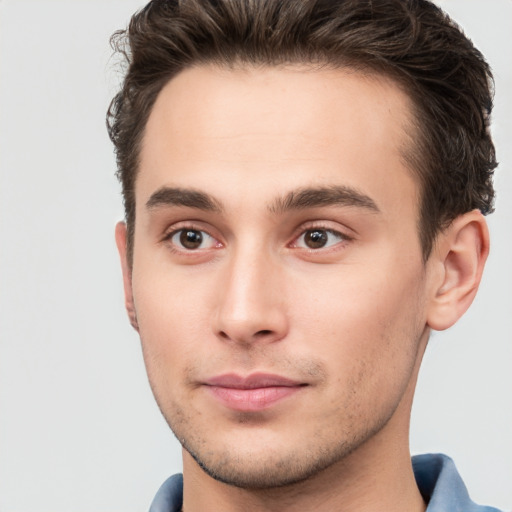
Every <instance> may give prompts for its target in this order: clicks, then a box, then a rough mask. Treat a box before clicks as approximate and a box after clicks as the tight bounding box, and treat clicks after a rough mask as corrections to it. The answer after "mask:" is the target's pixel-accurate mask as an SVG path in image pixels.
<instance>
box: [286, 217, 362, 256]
mask: <svg viewBox="0 0 512 512" xmlns="http://www.w3.org/2000/svg"><path fill="white" fill-rule="evenodd" d="M314 230H319V231H325V232H327V233H331V234H332V235H334V236H338V237H339V238H340V240H339V241H338V242H335V243H333V244H330V245H328V246H325V247H319V248H316V249H315V248H311V247H302V246H300V245H298V240H299V239H300V238H301V237H302V236H304V235H305V233H306V232H307V231H314ZM348 232H350V234H349V233H348ZM354 238H355V234H354V231H353V230H351V229H350V228H347V227H345V226H341V225H340V224H339V223H336V222H330V221H323V220H322V221H309V222H307V223H304V224H301V226H299V227H298V228H297V229H296V230H295V234H294V235H293V237H292V240H291V242H290V243H289V244H288V247H290V248H292V249H298V250H301V251H307V252H308V253H311V254H313V253H326V252H328V251H336V250H339V249H340V248H341V247H344V246H345V245H346V244H347V243H348V242H350V241H352V240H353V239H354ZM340 246H341V247H340Z"/></svg>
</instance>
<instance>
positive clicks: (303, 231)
mask: <svg viewBox="0 0 512 512" xmlns="http://www.w3.org/2000/svg"><path fill="white" fill-rule="evenodd" d="M187 231H188V232H194V233H200V234H201V237H202V240H201V242H202V241H204V240H205V238H206V237H207V239H211V240H212V242H213V245H212V246H211V247H206V248H200V247H197V248H187V247H183V243H182V242H183V241H181V246H180V241H178V240H175V241H173V239H174V238H175V237H176V236H180V237H181V236H183V235H184V233H186V232H187ZM314 232H318V233H324V234H327V237H329V236H331V237H332V236H334V237H337V238H338V239H339V241H337V242H334V243H330V244H329V241H327V242H326V243H327V244H328V245H323V246H321V247H316V248H314V247H305V246H302V247H301V246H299V240H300V239H301V238H303V237H304V236H306V235H307V234H308V233H310V234H313V233H314ZM297 233H298V234H297V235H295V236H294V237H293V240H292V241H291V242H290V243H289V244H287V247H291V248H297V249H302V250H304V251H307V252H309V253H316V252H320V251H322V250H323V251H328V250H334V248H335V247H337V246H339V245H340V244H345V243H347V242H350V241H351V240H352V239H353V237H351V236H349V235H347V234H346V233H342V232H341V231H338V230H335V229H332V228H329V227H326V226H324V225H315V224H312V225H310V226H305V227H304V226H302V227H301V228H300V230H298V232H297ZM162 242H165V243H167V244H168V246H169V247H170V249H171V251H172V252H175V253H180V254H183V253H186V254H192V253H196V254H197V253H200V252H202V251H206V250H209V249H217V248H222V247H223V244H222V242H219V241H218V240H217V239H216V237H214V236H212V235H211V234H210V233H209V232H208V231H207V230H205V229H203V228H202V227H199V226H195V225H193V224H190V225H184V226H181V227H178V228H175V229H173V230H172V231H170V232H168V233H167V234H165V236H164V237H163V239H162Z"/></svg>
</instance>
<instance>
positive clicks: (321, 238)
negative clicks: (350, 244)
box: [304, 229, 327, 249]
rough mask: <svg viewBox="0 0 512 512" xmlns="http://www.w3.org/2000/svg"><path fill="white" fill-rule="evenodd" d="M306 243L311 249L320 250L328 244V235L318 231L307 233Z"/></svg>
mask: <svg viewBox="0 0 512 512" xmlns="http://www.w3.org/2000/svg"><path fill="white" fill-rule="evenodd" d="M304 238H305V242H306V245H307V246H308V247H309V248H311V249H318V248H320V247H323V246H324V245H325V244H326V243H327V233H326V232H325V231H320V230H318V229H315V230H312V231H306V236H305V237H304Z"/></svg>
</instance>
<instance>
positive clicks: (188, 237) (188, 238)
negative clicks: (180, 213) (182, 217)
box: [179, 229, 203, 249]
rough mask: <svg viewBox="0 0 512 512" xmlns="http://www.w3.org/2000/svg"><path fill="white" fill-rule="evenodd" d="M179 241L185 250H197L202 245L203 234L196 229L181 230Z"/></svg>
mask: <svg viewBox="0 0 512 512" xmlns="http://www.w3.org/2000/svg"><path fill="white" fill-rule="evenodd" d="M179 240H180V244H181V245H182V246H183V247H184V248H185V249H198V248H199V247H201V244H202V243H203V234H202V233H201V231H197V230H196V229H182V230H181V231H180V232H179Z"/></svg>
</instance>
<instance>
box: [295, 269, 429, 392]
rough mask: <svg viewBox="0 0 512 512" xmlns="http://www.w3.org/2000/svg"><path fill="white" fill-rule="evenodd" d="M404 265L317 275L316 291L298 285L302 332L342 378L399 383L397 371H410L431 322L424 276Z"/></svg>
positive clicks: (298, 316) (298, 320)
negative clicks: (423, 296)
mask: <svg viewBox="0 0 512 512" xmlns="http://www.w3.org/2000/svg"><path fill="white" fill-rule="evenodd" d="M402 269H403V271H402V273H398V272H396V273H393V272H391V271H390V269H389V267H388V271H387V272H386V271H384V270H383V269H378V270H375V271H373V272H372V271H368V270H367V268H366V269H364V270H363V269H362V271H361V272H360V273H359V272H358V271H357V269H356V268H350V269H346V271H344V269H339V271H338V272H335V273H333V275H331V276H327V275H326V276H323V277H322V276H319V275H317V276H316V279H315V280H314V282H315V283H316V285H317V286H316V287H315V290H317V291H316V292H314V291H311V288H309V293H302V294H300V295H297V290H296V289H295V299H294V302H295V305H296V308H295V310H294V317H295V319H296V322H295V323H294V326H295V329H296V331H297V332H296V334H297V336H298V337H299V338H300V339H301V340H303V343H304V344H308V343H309V344H310V346H309V347H308V348H309V349H313V350H314V351H315V352H316V353H318V354H320V355H321V356H322V357H323V359H324V360H325V361H326V363H327V364H329V365H330V367H331V368H333V371H332V372H331V373H332V374H333V375H337V376H338V377H337V378H338V379H339V378H343V379H345V380H348V379H350V380H352V381H353V382H352V383H351V384H352V385H353V384H355V382H354V381H358V382H359V383H361V385H363V386H365V387H366V386H371V385H373V386H376V387H378V386H389V385H393V383H394V382H397V378H396V375H397V373H398V374H402V375H403V376H404V378H405V377H406V376H407V375H409V373H410V371H411V367H412V366H413V365H414V362H415V358H416V353H417V348H418V341H419V338H420V336H421V334H422V332H423V330H424V327H425V322H424V318H423V317H424V311H423V310H424V307H423V305H422V300H421V289H422V284H421V283H422V279H421V274H420V273H418V272H415V271H414V270H413V269H410V270H409V269H408V268H403V267H402ZM398 275H399V276H400V278H399V279H398V278H394V277H388V276H398ZM299 288H302V289H306V290H307V289H308V288H304V287H299Z"/></svg>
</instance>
